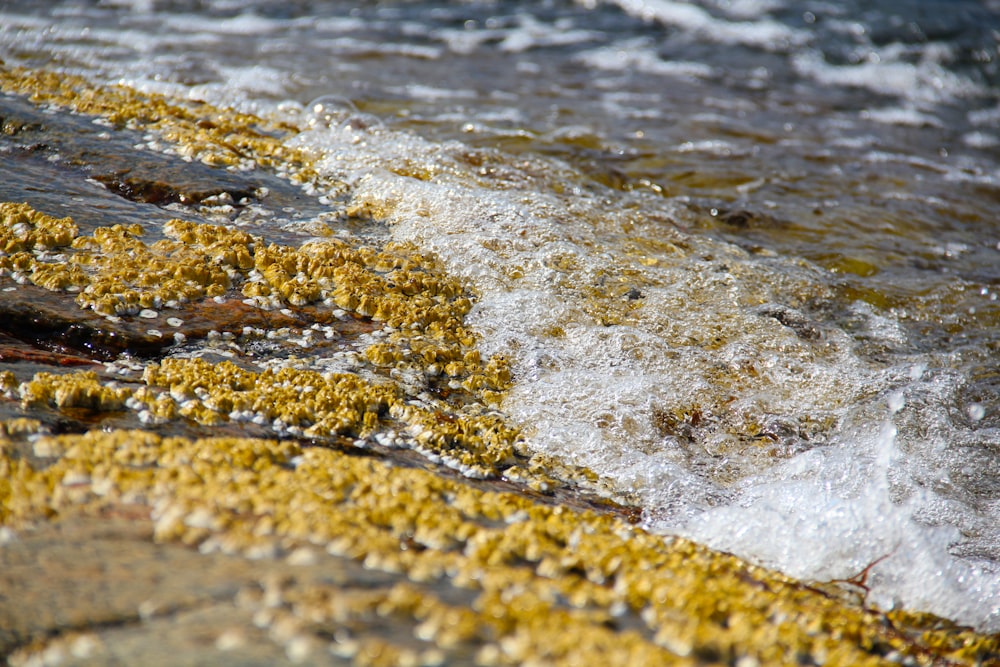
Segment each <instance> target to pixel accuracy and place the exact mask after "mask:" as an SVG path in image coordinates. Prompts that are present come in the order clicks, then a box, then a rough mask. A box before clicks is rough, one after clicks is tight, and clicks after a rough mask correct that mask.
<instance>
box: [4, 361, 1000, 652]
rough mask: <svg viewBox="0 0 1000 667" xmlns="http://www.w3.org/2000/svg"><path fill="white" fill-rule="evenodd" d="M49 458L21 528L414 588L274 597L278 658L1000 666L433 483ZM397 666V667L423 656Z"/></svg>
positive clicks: (295, 464) (931, 633)
mask: <svg viewBox="0 0 1000 667" xmlns="http://www.w3.org/2000/svg"><path fill="white" fill-rule="evenodd" d="M237 376H238V374H234V381H236V382H237V384H238V382H239V378H238V377H237ZM42 440H43V441H49V440H51V441H52V444H51V446H50V447H48V449H49V450H51V451H53V452H62V453H63V454H62V456H61V458H59V459H58V460H56V461H53V462H51V463H50V464H49V465H48V466H47V467H45V468H44V469H34V468H33V467H32V466H31V465H28V464H26V463H25V462H24V461H19V460H14V459H12V458H11V457H10V455H9V454H8V453H7V452H6V450H3V451H0V468H2V469H3V471H4V473H5V474H4V476H3V479H4V480H5V483H4V485H3V486H0V494H2V495H3V496H4V498H3V501H4V502H3V503H2V505H0V522H2V523H3V524H4V525H8V526H12V527H19V526H21V525H23V524H25V523H26V522H31V521H33V520H36V519H38V518H43V517H47V516H53V515H58V514H60V513H64V512H70V511H80V510H81V509H82V510H83V511H93V512H100V511H101V507H103V506H105V505H113V504H114V503H116V502H121V501H122V499H124V498H126V497H128V498H130V499H132V500H133V501H134V500H136V499H139V500H141V502H144V503H146V504H148V505H149V506H151V507H153V508H154V511H153V518H154V521H155V524H156V525H155V535H156V539H158V540H161V541H178V542H181V543H184V544H190V545H192V546H194V545H199V546H200V548H201V550H202V551H203V552H205V551H212V550H214V549H223V550H225V551H227V552H232V553H243V554H248V555H250V554H253V555H260V554H264V553H279V552H280V549H278V550H276V547H275V546H270V547H269V546H267V545H269V544H272V545H273V544H274V543H275V540H277V541H279V543H287V540H293V542H291V543H289V544H303V543H311V544H312V545H314V546H317V547H322V546H324V545H325V547H326V550H327V552H329V553H330V554H335V555H338V556H342V557H348V558H352V559H357V560H358V561H361V562H363V563H364V565H365V567H367V568H369V569H376V570H381V571H384V572H387V573H391V574H393V575H394V576H397V577H400V579H398V580H397V583H395V584H393V585H391V586H389V587H386V588H381V589H375V590H371V589H360V588H352V587H351V586H350V585H334V584H322V585H319V586H316V587H313V588H310V589H304V588H302V587H290V588H288V589H287V590H285V589H283V588H282V587H281V586H278V587H276V588H266V589H265V593H264V597H263V598H262V599H261V600H260V601H258V603H257V604H261V605H263V601H264V599H266V601H267V606H266V610H268V611H267V615H266V617H265V616H261V617H260V618H261V619H262V621H263V622H266V623H269V624H270V627H272V629H273V632H277V633H278V634H279V635H281V636H280V637H279V638H278V639H279V640H281V637H285V638H286V639H288V640H291V638H293V637H302V636H312V635H310V632H312V631H316V632H319V633H324V632H325V633H328V632H329V630H324V628H335V627H345V626H347V627H356V626H357V625H358V624H359V623H360V624H362V625H363V624H364V623H370V622H374V620H375V619H378V618H393V619H396V621H397V622H403V623H408V624H410V626H411V627H413V628H414V629H413V632H414V636H415V637H417V638H418V639H420V640H421V641H423V642H426V644H427V645H430V646H433V647H436V648H437V649H439V650H441V651H444V652H445V654H444V655H445V658H446V657H447V652H448V651H451V650H454V649H456V647H460V646H473V647H477V648H476V651H477V657H478V659H479V661H480V662H482V663H483V664H525V663H527V662H531V661H544V662H550V663H552V664H579V663H580V662H581V661H582V662H591V661H593V660H594V659H597V658H599V659H600V660H602V661H606V662H608V664H662V663H665V662H668V663H671V664H687V663H690V664H696V663H704V662H724V663H733V662H736V661H738V660H739V659H740V658H746V659H747V660H748V661H753V660H756V661H757V662H758V663H759V664H784V663H786V662H789V661H791V662H792V663H798V662H800V661H802V660H807V661H810V662H814V663H817V664H827V665H859V664H873V665H874V664H891V662H892V661H891V660H887V659H885V658H884V657H883V656H886V655H887V654H889V653H892V654H894V655H897V656H899V658H900V659H903V660H905V661H907V662H908V664H918V665H920V664H924V665H930V664H937V663H938V662H940V661H942V660H946V661H949V664H988V663H990V662H995V661H996V660H998V659H1000V638H998V637H996V636H992V637H991V636H984V635H979V634H976V633H974V632H972V631H970V630H966V629H959V628H950V627H949V628H943V626H941V625H940V621H939V620H938V619H933V618H931V617H924V616H922V615H912V614H911V615H906V614H902V613H898V612H891V613H889V614H882V613H880V612H877V611H873V610H869V609H865V608H864V607H862V606H859V605H857V604H854V603H850V602H848V601H845V600H843V599H840V598H838V597H837V596H831V595H828V594H826V593H824V592H822V591H821V590H819V589H816V588H810V587H808V586H805V585H803V584H800V583H798V582H795V581H792V580H790V579H787V578H785V577H783V576H781V575H778V574H776V573H774V572H771V571H769V570H766V569H763V568H759V567H754V566H750V565H748V564H746V563H744V562H743V561H740V560H739V559H737V558H736V557H734V556H730V555H727V554H720V553H717V552H713V551H710V550H708V549H706V548H704V547H700V546H698V545H695V544H693V543H691V542H688V541H686V540H682V539H664V538H661V537H657V536H654V535H651V534H649V533H646V532H644V531H642V530H641V529H638V528H635V527H633V526H630V525H628V524H625V523H623V522H622V521H621V520H619V519H616V518H614V517H611V516H606V515H599V514H595V513H593V512H578V511H573V510H570V509H567V508H564V507H550V506H544V505H539V504H536V503H533V502H531V501H530V500H528V499H526V498H524V497H522V496H518V495H514V494H509V493H497V492H492V491H484V490H481V489H479V488H476V487H475V486H472V485H468V484H465V483H461V482H457V481H452V480H448V479H445V478H442V477H440V476H437V475H434V474H432V473H429V472H427V471H423V470H419V469H412V468H396V467H392V466H390V465H388V464H386V463H383V462H381V461H378V460H374V459H369V458H358V457H351V456H348V455H345V454H342V453H339V452H336V451H333V450H327V449H321V448H306V449H303V448H302V447H301V446H299V445H297V444H295V443H292V442H277V441H270V440H251V439H235V438H211V439H201V440H190V439H185V438H167V437H160V436H156V435H153V434H150V433H143V432H134V431H128V432H126V431H117V432H112V433H104V432H96V431H95V432H90V433H86V434H81V435H64V436H43V438H42ZM98 491H99V493H98ZM282 540H284V541H285V542H281V541H282ZM417 545H419V548H415V547H416V546H417ZM269 586H270V585H269ZM448 587H454V588H459V589H466V590H467V591H469V593H470V594H471V595H472V597H473V601H472V603H471V605H469V606H461V605H456V604H454V603H453V602H448V601H447V599H448V598H449V596H447V595H443V593H444V592H445V591H446V589H447V588H448ZM261 609H265V607H264V606H262V607H261ZM279 625H280V627H284V628H287V629H288V630H289V631H288V632H287V633H282V632H279ZM292 630H294V631H292ZM303 633H304V634H303ZM327 636H329V635H327ZM352 641H355V642H357V641H359V640H350V639H344V640H343V641H342V642H341V641H338V642H335V643H334V644H333V646H332V647H331V650H335V651H338V652H341V653H343V654H345V655H349V654H356V653H357V652H360V651H364V650H369V649H370V650H372V651H373V653H372V655H371V656H370V657H371V659H372V660H375V659H376V657H377V655H376V653H378V652H376V651H375V648H378V647H375V646H374V645H371V646H368V648H365V646H366V645H365V644H364V643H363V641H361V643H353V644H352V643H350V642H352ZM378 641H380V642H382V640H378ZM380 647H381V648H380V651H384V652H385V653H379V655H384V656H386V657H387V658H388V657H390V656H395V657H396V658H398V657H399V655H400V653H399V652H400V651H409V650H412V649H409V648H405V647H402V646H394V645H393V644H387V643H385V642H382V643H381V644H380ZM407 659H409V658H407ZM748 664H749V663H748Z"/></svg>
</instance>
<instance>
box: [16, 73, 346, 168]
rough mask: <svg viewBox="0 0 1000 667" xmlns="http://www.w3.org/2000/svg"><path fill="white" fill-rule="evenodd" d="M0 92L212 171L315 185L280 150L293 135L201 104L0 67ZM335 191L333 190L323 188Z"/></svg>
mask: <svg viewBox="0 0 1000 667" xmlns="http://www.w3.org/2000/svg"><path fill="white" fill-rule="evenodd" d="M0 90H3V91H4V92H7V93H14V94H19V95H27V96H28V97H29V98H30V99H31V101H32V102H34V103H35V104H39V105H42V104H51V105H58V106H61V107H66V108H69V109H72V110H73V111H75V112H77V113H82V114H88V115H92V116H98V117H101V118H103V119H104V120H105V121H106V122H107V123H109V124H111V125H112V126H115V127H127V128H131V129H137V130H144V131H147V132H155V133H157V134H158V135H160V136H161V137H162V138H163V139H164V140H165V141H166V142H169V144H171V147H170V148H168V149H167V152H171V153H175V154H178V155H180V156H182V157H183V158H185V159H189V160H199V161H201V162H204V163H205V164H209V165H212V166H225V167H232V168H236V169H241V170H250V169H254V168H257V167H264V168H273V169H276V170H279V171H281V172H282V173H283V174H285V175H286V176H287V177H288V178H290V179H291V180H293V181H296V182H299V183H315V182H316V181H317V180H318V175H317V174H316V172H315V170H313V169H312V167H311V163H312V160H311V159H310V158H309V157H308V156H307V155H305V154H304V153H303V152H302V151H300V150H298V149H295V148H290V147H288V146H286V145H285V141H286V139H287V138H288V137H289V136H292V135H294V134H295V133H297V132H298V130H297V129H296V128H294V127H292V126H290V125H287V124H282V123H271V122H268V121H266V120H264V119H261V118H259V117H257V116H252V115H249V114H242V113H239V112H236V111H233V110H232V109H220V108H218V107H213V106H211V105H209V104H206V103H204V102H194V101H186V102H179V101H176V100H171V99H169V98H167V97H164V96H162V95H158V94H155V93H141V92H139V91H137V90H134V89H132V88H129V87H127V86H122V85H116V86H98V85H95V84H93V83H91V82H90V81H87V80H86V79H84V78H83V77H79V76H75V75H72V74H66V73H59V72H52V71H46V70H34V69H26V68H22V67H11V66H7V65H4V64H2V63H0ZM324 185H325V186H326V187H327V188H337V187H339V186H338V184H324Z"/></svg>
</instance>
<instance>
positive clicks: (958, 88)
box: [792, 45, 983, 104]
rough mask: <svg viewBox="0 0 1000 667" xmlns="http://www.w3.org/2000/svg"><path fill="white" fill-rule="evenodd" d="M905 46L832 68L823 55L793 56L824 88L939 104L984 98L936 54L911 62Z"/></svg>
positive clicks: (799, 69) (928, 53) (808, 52)
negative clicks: (865, 91) (849, 89)
mask: <svg viewBox="0 0 1000 667" xmlns="http://www.w3.org/2000/svg"><path fill="white" fill-rule="evenodd" d="M906 55H907V53H906V50H905V48H904V47H902V46H901V45H889V46H887V47H885V48H883V49H881V50H880V51H879V52H876V51H874V50H872V51H871V52H870V53H869V57H868V58H867V59H866V60H864V61H863V62H859V63H857V64H852V65H831V64H830V63H828V62H827V61H826V59H825V57H824V56H823V54H822V53H820V52H819V51H816V50H813V49H803V50H801V51H799V52H797V53H795V54H794V55H793V56H792V64H793V66H794V67H795V70H796V71H797V72H798V73H799V74H800V75H802V76H808V77H810V78H812V79H814V80H816V81H817V82H819V83H821V84H824V85H834V86H849V87H855V88H865V89H868V90H871V91H873V92H875V93H878V94H880V95H893V96H896V97H900V98H903V99H907V100H911V101H913V102H919V103H931V104H933V103H938V102H948V101H953V100H955V99H957V98H964V97H972V96H976V95H981V94H982V93H983V91H982V89H981V88H980V87H979V86H978V85H976V84H975V83H974V82H973V81H971V80H970V79H966V78H964V77H962V76H960V75H958V74H955V73H954V72H951V71H949V70H948V69H946V68H945V67H944V66H943V65H942V64H941V62H939V61H938V60H937V59H936V57H935V55H936V54H935V53H934V52H931V51H926V52H924V53H923V54H922V57H921V59H920V60H919V61H918V62H916V63H913V62H907V61H906V60H904V59H903V58H904V57H905V56H906Z"/></svg>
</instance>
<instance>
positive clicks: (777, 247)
mask: <svg viewBox="0 0 1000 667" xmlns="http://www.w3.org/2000/svg"><path fill="white" fill-rule="evenodd" d="M998 34H1000V6H998V5H997V4H996V3H991V2H971V1H962V2H954V1H952V2H931V1H927V0H923V1H917V0H912V1H901V0H897V1H896V2H893V3H878V5H877V6H876V5H875V3H864V2H850V1H847V2H839V3H831V2H820V1H815V2H804V3H803V2H783V1H782V0H729V1H724V0H701V1H700V2H692V3H686V2H670V1H667V0H659V1H657V0H647V1H646V2H640V1H638V0H635V1H633V0H618V1H616V2H596V1H593V0H591V1H588V2H580V3H575V4H574V3H569V2H547V3H503V4H494V3H487V2H481V3H480V2H473V3H461V4H459V3H456V4H440V5H439V4H436V3H424V2H407V3H398V4H394V3H390V4H379V5H370V6H369V5H365V6H363V7H355V6H353V5H351V4H348V3H322V4H320V5H316V6H314V3H307V2H296V3H274V2H267V1H266V0H258V1H257V2H253V3H246V2H239V3H235V2H227V1H224V0H216V1H214V2H198V3H194V2H181V1H178V2H153V1H152V0H147V1H145V2H143V1H140V0H134V1H132V2H125V1H119V2H106V3H101V4H100V5H98V6H94V5H92V4H91V3H58V5H47V4H45V3H27V2H8V3H5V4H4V5H3V8H2V10H0V58H2V59H3V60H4V61H5V62H7V63H9V64H15V63H16V64H21V63H23V64H28V65H33V66H46V67H55V68H58V69H61V70H65V71H70V72H77V73H83V74H87V75H88V76H91V77H93V78H95V79H96V80H98V81H105V82H122V83H125V84H127V85H130V86H133V87H136V88H138V89H141V90H149V91H158V92H165V93H169V94H173V95H178V96H182V97H190V98H195V99H206V100H208V101H211V102H214V103H221V104H231V105H235V106H238V107H240V108H243V109H246V110H248V111H254V112H257V113H262V114H274V115H277V116H280V117H284V118H286V119H288V120H291V121H292V122H295V123H297V124H300V125H302V126H304V127H308V128H310V129H309V130H308V131H306V132H304V133H302V134H300V135H299V136H298V137H297V138H295V139H294V140H293V142H294V143H295V144H296V145H299V146H302V147H305V148H307V149H310V150H313V151H316V152H317V153H318V154H319V155H321V156H322V159H321V162H320V166H321V169H323V170H324V171H326V172H328V173H329V174H330V175H332V176H334V177H335V178H336V179H339V180H341V181H343V182H346V183H347V184H349V186H350V190H349V194H348V195H342V194H341V193H340V192H334V193H329V194H328V196H326V197H324V198H323V199H321V202H322V204H321V205H322V206H324V207H328V208H329V209H330V210H339V209H341V208H343V207H344V206H346V205H347V204H351V205H355V206H357V205H361V206H363V207H367V210H370V211H371V212H372V214H373V216H374V217H375V218H376V219H377V220H378V222H379V223H383V222H384V223H387V224H388V225H389V234H391V235H392V236H393V237H394V238H397V239H405V240H412V241H416V242H418V243H419V244H420V245H422V246H423V247H425V248H427V249H429V250H432V251H434V252H436V253H437V254H439V255H440V256H441V257H442V259H444V261H445V262H446V264H447V265H448V267H449V269H450V270H451V271H452V272H454V273H455V274H457V275H460V276H462V277H464V278H465V279H467V280H468V282H469V284H470V285H471V286H472V287H473V288H474V290H475V291H476V292H477V293H478V296H479V299H478V302H477V305H476V307H475V309H474V311H473V313H472V322H473V324H474V325H475V327H476V329H477V330H478V332H479V333H480V335H481V337H482V342H481V346H482V348H483V351H484V352H486V353H494V352H503V353H505V354H507V355H509V356H510V358H511V359H512V361H513V364H514V370H515V379H516V383H515V386H514V388H513V390H512V391H511V393H510V395H509V397H508V398H507V400H506V402H505V404H504V406H503V407H504V410H505V411H506V413H507V414H508V415H509V416H510V417H511V418H512V419H513V420H515V421H517V422H518V423H520V424H522V425H523V426H524V428H525V432H526V433H527V435H528V442H529V445H530V446H531V447H533V448H535V449H536V450H540V451H547V452H550V453H552V454H555V455H558V456H560V457H563V458H564V459H566V460H567V461H569V462H572V463H576V464H581V465H586V466H589V467H591V468H592V469H593V470H595V471H597V472H599V473H600V474H601V475H602V476H604V477H605V478H606V479H607V480H608V486H607V492H608V493H610V494H612V495H614V496H616V497H618V498H623V499H626V500H629V501H632V502H636V503H639V504H640V505H641V506H642V507H644V508H645V510H646V520H647V522H648V524H649V525H650V526H651V527H653V528H654V529H657V530H662V531H664V532H672V533H673V532H676V533H681V534H685V535H690V536H693V537H695V538H697V539H699V540H701V541H704V542H706V543H708V544H710V545H712V546H715V547H718V548H722V549H726V550H730V551H734V552H736V553H738V554H740V555H743V556H746V557H748V558H751V559H755V560H757V561H760V562H763V563H765V564H768V565H773V566H777V567H779V568H781V569H783V570H785V571H787V572H789V573H791V574H793V575H796V576H801V577H808V578H819V579H830V578H847V577H850V576H852V575H854V574H857V573H858V572H860V571H862V570H863V569H864V568H865V567H866V566H867V565H868V564H870V563H872V562H874V561H876V560H878V561H879V562H878V563H877V564H876V565H875V566H874V567H873V568H872V570H871V572H870V574H869V578H868V584H869V585H870V586H871V589H872V592H871V595H870V598H869V600H870V601H871V602H873V603H877V604H880V605H882V606H892V605H894V604H897V603H902V604H905V605H907V606H911V607H916V608H923V609H929V610H933V611H936V612H938V613H940V614H943V615H946V616H949V617H953V618H956V619H958V620H960V621H962V622H968V623H973V624H976V625H977V626H979V627H980V628H982V629H987V630H992V631H997V630H1000V605H998V603H997V600H1000V531H998V529H997V526H998V525H1000V363H998V361H997V359H998V358H1000V357H998V353H1000V333H998V332H1000V302H998V297H997V293H998V291H1000V222H998V219H997V217H996V215H995V210H996V206H997V204H998V202H1000V160H998V157H1000V88H998V84H1000V68H998V64H997V58H998V57H1000V53H998V37H997V35H998ZM36 168H38V169H41V166H37V165H36ZM21 173H24V172H21ZM46 173H48V172H46ZM64 176H65V178H66V179H67V180H66V182H65V183H63V182H60V181H59V178H60V172H56V173H55V174H53V175H52V179H53V180H51V181H49V184H48V185H44V184H41V185H40V184H38V183H37V182H35V183H32V184H31V185H30V186H29V185H25V186H24V188H23V190H24V193H23V195H22V196H16V195H15V194H12V193H9V192H7V191H6V190H5V198H13V199H18V198H28V199H29V200H31V198H32V197H34V198H44V197H49V198H51V197H55V196H58V195H60V194H61V193H63V192H65V191H66V188H67V187H68V184H69V183H73V186H72V187H75V188H77V189H79V190H81V192H83V191H84V190H85V189H86V187H90V186H89V184H87V185H86V187H85V186H82V185H80V183H79V181H70V180H68V179H69V178H70V175H69V174H64ZM29 180H30V179H29ZM6 187H7V188H8V189H10V188H11V187H13V186H12V185H11V184H10V182H8V183H7V184H6ZM74 192H75V191H74ZM103 196H105V197H106V196H107V195H106V194H105V195H103ZM94 197H95V198H96V197H97V195H94ZM91 206H95V208H97V209H99V210H100V211H105V210H106V211H107V212H108V215H111V216H114V215H115V209H114V206H113V205H112V204H107V205H106V206H105V205H100V206H98V205H96V204H91ZM275 213H276V214H275V215H271V216H268V217H266V218H261V220H260V221H259V224H260V225H262V229H261V231H262V232H264V233H268V232H270V233H273V234H283V233H287V232H288V230H289V229H290V228H291V229H295V228H302V229H306V230H308V229H310V227H309V222H310V218H309V216H304V217H303V216H301V215H297V214H295V212H294V211H284V210H279V211H276V212H275ZM373 224H374V223H373ZM373 229H374V228H373ZM377 229H378V233H379V234H381V233H383V231H384V230H383V228H382V227H381V226H378V227H377ZM335 231H336V230H335ZM346 231H347V232H350V231H353V232H355V233H366V232H364V230H346ZM345 233H346V232H345ZM370 233H375V232H374V231H372V232H370ZM883 557H885V558H884V559H883ZM879 559H882V560H879Z"/></svg>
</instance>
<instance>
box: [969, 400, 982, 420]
mask: <svg viewBox="0 0 1000 667" xmlns="http://www.w3.org/2000/svg"><path fill="white" fill-rule="evenodd" d="M965 411H966V412H967V413H968V414H969V419H971V420H972V421H976V422H977V421H979V420H980V419H982V418H983V417H985V416H986V408H984V407H983V406H982V404H980V403H971V404H969V406H968V407H967V408H966V409H965Z"/></svg>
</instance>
